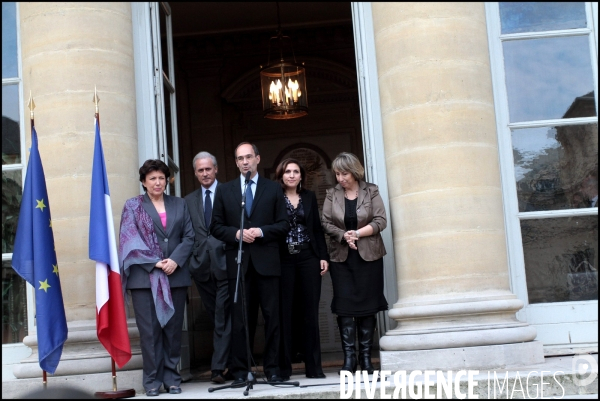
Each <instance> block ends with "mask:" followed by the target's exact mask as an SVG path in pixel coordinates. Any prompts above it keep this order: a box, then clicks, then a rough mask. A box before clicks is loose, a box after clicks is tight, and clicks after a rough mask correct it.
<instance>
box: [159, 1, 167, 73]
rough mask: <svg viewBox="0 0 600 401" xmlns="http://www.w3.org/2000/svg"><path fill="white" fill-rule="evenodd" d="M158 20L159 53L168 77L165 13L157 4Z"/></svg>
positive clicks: (161, 6)
mask: <svg viewBox="0 0 600 401" xmlns="http://www.w3.org/2000/svg"><path fill="white" fill-rule="evenodd" d="M158 10H159V21H160V54H161V60H162V69H163V71H164V72H165V74H166V75H167V77H169V49H168V48H167V18H168V17H167V14H166V13H165V9H164V8H163V5H162V4H160V5H159V6H158Z"/></svg>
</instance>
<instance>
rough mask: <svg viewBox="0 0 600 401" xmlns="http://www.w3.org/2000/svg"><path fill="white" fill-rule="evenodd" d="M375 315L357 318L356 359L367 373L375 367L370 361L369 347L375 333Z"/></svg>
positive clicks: (371, 345)
mask: <svg viewBox="0 0 600 401" xmlns="http://www.w3.org/2000/svg"><path fill="white" fill-rule="evenodd" d="M375 322H376V320H375V315H372V316H365V317H361V318H357V324H356V325H357V326H358V328H357V330H358V350H359V351H358V354H359V356H358V359H359V361H360V367H361V369H362V370H363V371H364V370H366V371H367V372H368V373H369V374H371V373H373V371H374V370H375V368H374V367H373V364H372V363H371V349H372V348H373V335H374V333H375Z"/></svg>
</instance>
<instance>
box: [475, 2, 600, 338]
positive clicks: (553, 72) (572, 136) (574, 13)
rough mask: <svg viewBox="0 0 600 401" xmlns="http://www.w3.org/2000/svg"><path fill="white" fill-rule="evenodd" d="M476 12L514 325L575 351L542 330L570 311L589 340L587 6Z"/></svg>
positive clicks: (593, 89) (594, 139)
mask: <svg viewBox="0 0 600 401" xmlns="http://www.w3.org/2000/svg"><path fill="white" fill-rule="evenodd" d="M486 13H487V21H488V33H489V44H490V59H491V64H492V76H493V83H494V100H495V107H496V114H497V118H496V120H497V130H498V137H499V147H500V160H501V171H502V186H503V193H504V209H505V218H506V228H507V236H508V248H509V260H510V269H511V285H512V290H513V291H514V292H515V293H516V294H517V295H518V296H519V298H521V299H522V300H523V301H524V302H525V305H526V307H525V308H524V311H521V312H520V314H519V315H518V316H519V317H520V318H521V319H524V320H527V321H529V322H535V324H539V327H536V328H537V329H538V339H541V340H542V341H543V342H544V343H545V344H563V343H570V342H577V340H575V341H573V338H572V337H577V336H573V332H574V331H573V329H572V328H568V329H565V330H566V331H564V333H563V332H560V330H558V331H556V330H555V332H554V333H552V329H551V328H550V325H552V324H554V325H555V326H554V327H555V328H556V327H557V326H556V324H560V323H561V322H567V321H570V322H571V323H574V321H573V318H572V315H573V312H574V311H575V309H576V308H578V312H580V313H581V316H582V319H583V320H582V322H584V321H585V322H589V321H595V325H596V334H595V336H596V339H595V341H597V315H596V314H595V313H594V316H593V317H592V313H593V308H596V309H597V300H598V273H597V268H598V245H597V244H598V220H597V215H598V206H597V199H598V81H597V75H598V74H597V68H598V66H597V50H596V49H597V47H596V44H597V43H596V42H597V28H595V27H594V15H596V16H597V4H596V5H594V6H592V4H591V3H583V2H579V3H571V2H570V3H567V2H564V3H542V2H536V3H527V2H516V3H512V2H511V3H486ZM596 20H597V17H596ZM574 302H575V303H577V304H576V305H575V304H573V303H574ZM590 302H591V303H590ZM567 303H570V304H569V307H570V309H569V308H564V310H563V309H561V307H565V306H567ZM536 305H537V306H539V308H537V309H536ZM549 305H550V306H551V307H552V308H553V309H552V311H553V312H552V313H550V315H549V314H548V310H549V309H548V307H549ZM542 306H544V308H542ZM590 308H591V309H590ZM583 326H585V325H583ZM583 326H582V327H583ZM588 328H589V327H587V326H586V327H584V328H583V329H582V330H588ZM559 332H560V333H559ZM563 334H564V336H563ZM561 336H562V337H561ZM585 336H586V335H585V333H584V334H583V335H582V336H581V337H580V338H583V337H585ZM586 341H587V340H586ZM586 341H581V342H586ZM590 341H591V340H590Z"/></svg>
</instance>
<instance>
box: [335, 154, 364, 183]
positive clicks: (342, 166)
mask: <svg viewBox="0 0 600 401" xmlns="http://www.w3.org/2000/svg"><path fill="white" fill-rule="evenodd" d="M331 170H332V171H333V173H334V174H335V172H336V171H337V172H340V173H342V172H344V173H350V174H352V177H354V179H355V180H356V181H361V180H362V179H363V178H365V169H364V168H363V166H362V164H360V161H359V160H358V157H356V155H354V154H352V153H350V152H342V153H340V154H339V155H337V156H336V157H335V159H334V160H333V162H331Z"/></svg>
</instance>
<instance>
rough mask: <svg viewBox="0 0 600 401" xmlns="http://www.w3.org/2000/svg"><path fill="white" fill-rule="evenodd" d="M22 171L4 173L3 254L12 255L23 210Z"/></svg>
mask: <svg viewBox="0 0 600 401" xmlns="http://www.w3.org/2000/svg"><path fill="white" fill-rule="evenodd" d="M22 196H23V188H22V181H21V170H14V171H3V172H2V253H12V251H13V246H14V243H15V234H16V232H17V221H18V220H19V209H20V208H21V197H22Z"/></svg>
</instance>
